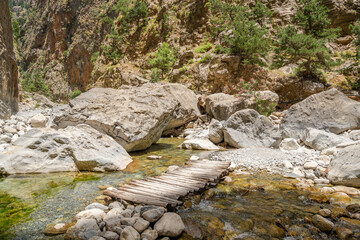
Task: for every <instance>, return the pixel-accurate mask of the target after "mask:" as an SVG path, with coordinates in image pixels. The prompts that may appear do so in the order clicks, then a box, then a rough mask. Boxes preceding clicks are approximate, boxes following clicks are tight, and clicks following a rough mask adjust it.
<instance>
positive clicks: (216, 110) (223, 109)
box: [205, 93, 247, 121]
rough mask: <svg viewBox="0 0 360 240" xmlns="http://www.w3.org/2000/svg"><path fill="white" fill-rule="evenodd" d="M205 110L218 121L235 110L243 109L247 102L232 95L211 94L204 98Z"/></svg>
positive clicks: (227, 116) (224, 118) (226, 117)
mask: <svg viewBox="0 0 360 240" xmlns="http://www.w3.org/2000/svg"><path fill="white" fill-rule="evenodd" d="M205 104H206V112H207V113H208V114H209V115H210V116H213V117H214V118H215V119H217V120H219V121H223V120H227V119H228V118H229V117H230V116H231V115H232V114H234V113H235V112H237V111H239V110H242V109H245V108H246V106H247V104H246V103H245V102H244V101H241V100H240V99H237V98H236V97H234V96H233V95H229V94H225V93H216V94H212V95H210V96H208V97H206V99H205Z"/></svg>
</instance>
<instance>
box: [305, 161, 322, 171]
mask: <svg viewBox="0 0 360 240" xmlns="http://www.w3.org/2000/svg"><path fill="white" fill-rule="evenodd" d="M318 165H319V164H318V163H317V162H315V161H309V162H306V163H305V164H304V168H305V169H313V170H314V169H316V168H317V166H318Z"/></svg>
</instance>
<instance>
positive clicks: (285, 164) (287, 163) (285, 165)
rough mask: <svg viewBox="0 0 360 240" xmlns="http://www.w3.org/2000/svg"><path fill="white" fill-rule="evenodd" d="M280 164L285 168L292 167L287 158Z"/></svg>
mask: <svg viewBox="0 0 360 240" xmlns="http://www.w3.org/2000/svg"><path fill="white" fill-rule="evenodd" d="M282 165H283V166H284V167H285V168H287V169H292V168H293V167H294V166H293V165H292V163H291V162H290V161H289V160H285V161H284V162H283V164H282Z"/></svg>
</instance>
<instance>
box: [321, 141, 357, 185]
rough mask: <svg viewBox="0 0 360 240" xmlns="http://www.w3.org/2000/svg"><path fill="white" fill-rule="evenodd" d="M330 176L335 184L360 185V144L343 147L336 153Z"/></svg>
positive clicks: (331, 164) (330, 167) (330, 168)
mask: <svg viewBox="0 0 360 240" xmlns="http://www.w3.org/2000/svg"><path fill="white" fill-rule="evenodd" d="M328 178H329V179H330V180H331V182H332V183H334V184H341V185H347V186H352V187H360V144H356V145H352V146H348V147H346V148H344V149H341V150H340V151H339V152H338V153H337V154H336V155H335V157H334V159H333V160H332V161H331V163H330V166H329V174H328Z"/></svg>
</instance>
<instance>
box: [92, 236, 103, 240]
mask: <svg viewBox="0 0 360 240" xmlns="http://www.w3.org/2000/svg"><path fill="white" fill-rule="evenodd" d="M89 240H106V239H105V238H103V237H99V236H94V237H91V238H90V239H89Z"/></svg>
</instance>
